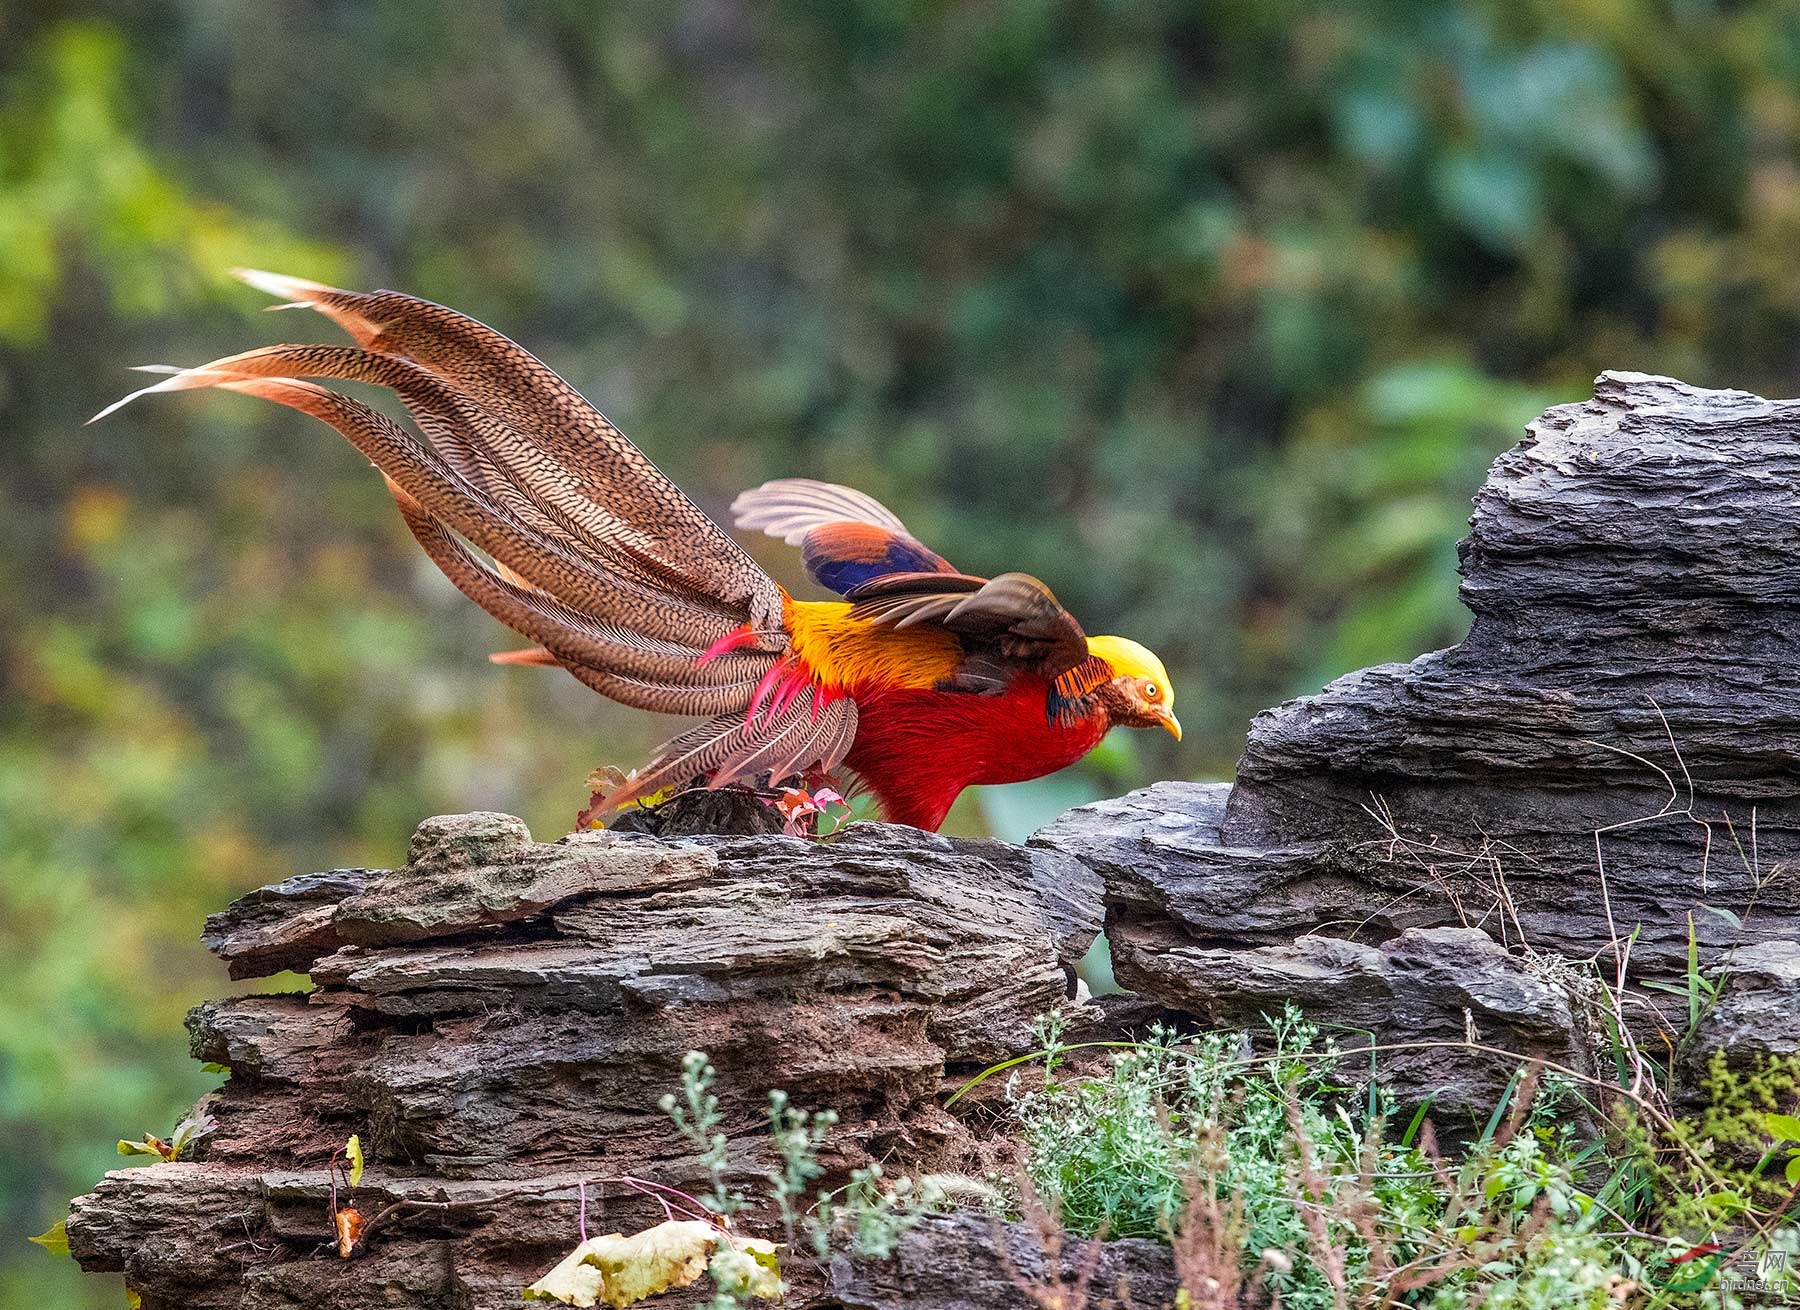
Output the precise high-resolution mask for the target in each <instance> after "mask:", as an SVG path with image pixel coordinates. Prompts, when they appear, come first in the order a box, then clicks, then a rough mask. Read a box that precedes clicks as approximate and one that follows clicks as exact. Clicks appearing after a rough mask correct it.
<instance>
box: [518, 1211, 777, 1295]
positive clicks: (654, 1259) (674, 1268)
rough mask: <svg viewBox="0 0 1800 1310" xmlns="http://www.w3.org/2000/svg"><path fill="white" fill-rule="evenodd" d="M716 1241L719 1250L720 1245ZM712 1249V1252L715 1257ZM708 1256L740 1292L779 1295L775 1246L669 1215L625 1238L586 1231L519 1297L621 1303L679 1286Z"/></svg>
mask: <svg viewBox="0 0 1800 1310" xmlns="http://www.w3.org/2000/svg"><path fill="white" fill-rule="evenodd" d="M721 1248H722V1249H721ZM715 1252H717V1253H718V1255H717V1256H716V1257H715ZM709 1263H712V1264H714V1265H715V1273H716V1274H717V1275H718V1276H720V1279H721V1282H722V1283H730V1284H732V1286H731V1288H730V1289H729V1290H732V1291H736V1292H737V1293H738V1294H739V1295H749V1296H765V1297H772V1296H776V1295H779V1293H780V1290H781V1277H780V1273H779V1272H778V1270H777V1268H776V1259H775V1247H774V1245H773V1244H772V1243H769V1242H764V1241H760V1240H758V1239H755V1238H734V1237H732V1236H730V1235H729V1234H727V1233H726V1232H724V1231H723V1230H722V1229H720V1228H719V1227H718V1226H716V1225H714V1224H708V1223H701V1222H699V1221H697V1220H686V1219H671V1220H669V1221H667V1222H666V1223H660V1224H657V1225H656V1226H655V1227H654V1228H646V1229H645V1230H644V1231H643V1232H641V1233H633V1234H632V1235H631V1236H630V1237H626V1236H624V1235H622V1234H620V1233H608V1234H607V1235H605V1236H604V1237H590V1238H588V1240H587V1241H585V1242H583V1243H582V1244H581V1245H580V1246H578V1247H576V1248H575V1249H574V1250H573V1251H571V1252H569V1254H568V1255H567V1256H566V1257H564V1258H563V1260H562V1261H561V1262H560V1263H559V1264H558V1265H557V1266H556V1267H555V1268H554V1269H552V1270H551V1271H550V1272H549V1273H547V1274H545V1275H544V1276H543V1277H542V1278H540V1279H538V1281H537V1282H535V1283H533V1284H532V1285H531V1286H530V1287H528V1288H526V1289H525V1299H526V1300H528V1301H529V1300H538V1301H561V1302H562V1303H563V1304H565V1305H575V1306H595V1305H607V1306H614V1307H620V1306H628V1305H635V1304H636V1303H637V1302H639V1301H642V1300H643V1299H644V1298H645V1297H649V1296H655V1295H656V1294H657V1293H658V1292H666V1291H668V1290H669V1289H670V1288H674V1287H686V1286H688V1285H689V1284H690V1283H693V1282H694V1281H695V1280H696V1279H698V1278H699V1277H700V1275H701V1274H703V1273H705V1272H706V1271H707V1266H708V1264H709Z"/></svg>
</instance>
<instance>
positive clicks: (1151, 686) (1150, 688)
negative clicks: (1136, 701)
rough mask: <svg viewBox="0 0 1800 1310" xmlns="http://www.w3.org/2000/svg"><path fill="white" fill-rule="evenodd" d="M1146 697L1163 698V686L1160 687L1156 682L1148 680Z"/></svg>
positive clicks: (1145, 689)
mask: <svg viewBox="0 0 1800 1310" xmlns="http://www.w3.org/2000/svg"><path fill="white" fill-rule="evenodd" d="M1144 699H1145V700H1161V699H1162V688H1161V687H1158V686H1157V685H1156V684H1155V683H1154V682H1146V683H1145V684H1144Z"/></svg>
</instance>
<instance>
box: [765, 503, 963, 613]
mask: <svg viewBox="0 0 1800 1310" xmlns="http://www.w3.org/2000/svg"><path fill="white" fill-rule="evenodd" d="M731 512H732V515H733V518H734V521H735V522H736V524H737V526H738V527H739V528H741V529H743V530H744V531H747V532H766V533H768V535H769V536H771V537H779V538H781V540H783V541H785V542H787V543H788V544H789V545H790V546H798V547H800V557H801V560H802V562H803V563H804V564H805V566H806V574H807V576H808V577H810V578H811V579H812V580H813V581H814V582H816V583H818V584H819V585H820V586H821V587H827V588H829V589H830V590H832V591H835V592H837V593H838V594H839V595H840V596H847V595H849V594H850V593H851V592H852V591H854V590H856V589H857V588H858V587H860V586H862V585H864V584H865V583H868V582H871V581H873V580H874V579H876V578H881V577H886V576H888V575H890V574H895V573H936V574H942V573H955V572H956V570H955V569H953V568H952V567H951V566H950V563H949V561H948V560H946V559H944V558H943V557H942V556H941V555H939V554H937V553H936V552H935V551H933V550H931V549H929V548H928V547H926V546H925V545H924V544H923V543H922V542H920V541H919V539H918V538H917V537H915V536H913V535H912V534H911V533H910V532H908V531H907V530H906V525H905V524H904V523H902V522H901V521H900V519H899V517H898V516H897V515H895V513H894V512H893V511H892V510H890V509H889V508H888V507H887V506H885V505H883V504H882V503H881V502H880V501H878V500H876V499H875V498H874V497H873V496H869V495H865V494H864V493H862V492H860V491H857V490H856V489H855V488H853V487H843V486H839V485H838V484H837V483H835V482H815V481H814V480H813V479H811V478H779V479H777V480H776V481H774V482H765V483H763V484H762V486H760V487H755V488H753V489H752V490H750V491H746V492H744V493H743V494H742V495H740V496H739V497H738V498H737V499H736V500H734V501H733V502H732V503H731Z"/></svg>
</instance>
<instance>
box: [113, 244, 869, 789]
mask: <svg viewBox="0 0 1800 1310" xmlns="http://www.w3.org/2000/svg"><path fill="white" fill-rule="evenodd" d="M242 276H243V277H244V279H245V280H246V281H248V282H250V283H251V284H252V285H254V286H257V287H259V288H261V289H263V290H265V291H270V292H273V293H274V294H276V295H279V296H281V297H282V298H283V299H284V300H286V301H288V302H289V303H290V304H292V305H296V306H305V307H310V308H313V309H317V310H319V311H320V312H321V313H324V314H325V315H326V316H327V317H329V318H331V319H332V320H333V321H334V322H336V323H337V324H338V325H339V326H341V327H343V328H344V329H345V330H346V331H347V332H348V333H349V334H350V335H351V337H353V338H354V339H355V342H356V344H355V345H353V346H271V347H267V348H265V349H262V350H253V351H248V352H246V353H244V354H241V355H234V356H231V357H229V358H226V359H222V360H217V361H215V362H214V363H211V364H207V365H203V366H201V367H200V368H196V369H158V370H152V371H162V372H169V373H171V374H172V375H173V376H171V377H168V378H166V379H164V380H163V381H162V382H159V383H157V384H156V385H154V386H151V387H147V388H145V389H144V390H145V391H180V390H187V389H192V388H203V387H219V388H223V389H225V390H230V391H241V392H245V393H248V394H250V395H255V396H260V397H263V398H264V399H267V400H271V401H274V402H276V403H278V404H282V405H287V406H289V407H291V408H293V409H297V410H300V411H302V412H304V413H307V414H311V415H313V416H314V417H316V418H319V419H322V420H323V421H324V422H326V423H329V424H330V425H331V426H332V427H334V428H336V429H337V430H338V431H339V432H340V433H341V434H343V436H344V437H345V438H346V439H348V440H349V441H350V443H351V444H352V445H354V446H355V447H356V448H357V449H358V450H359V451H361V452H362V453H363V454H364V455H365V456H367V457H368V459H369V460H370V462H371V463H373V464H374V465H375V466H376V467H377V468H378V469H380V470H381V472H382V474H383V475H384V476H385V477H386V479H387V483H388V488H389V490H390V492H391V493H392V494H393V497H394V500H395V502H396V503H397V504H398V506H399V508H400V512H401V515H402V516H403V517H404V519H405V520H406V523H407V526H408V527H409V528H410V529H411V530H412V533H413V535H414V536H415V537H416V538H417V539H418V541H419V543H420V545H422V546H423V547H424V548H425V551H426V553H427V554H429V555H430V556H431V558H432V560H433V561H434V562H435V563H436V564H437V565H438V567H439V568H440V569H442V570H443V572H444V573H445V574H446V576H448V577H449V578H450V580H451V581H452V582H454V583H455V584H456V585H457V587H458V588H460V589H461V590H462V591H463V592H464V594H466V595H467V596H469V598H470V599H472V600H474V601H475V602H476V603H477V604H479V605H480V606H481V607H482V608H483V609H485V610H487V611H488V613H490V614H492V615H493V616H494V617H495V618H497V619H499V620H500V621H501V622H502V623H505V624H507V625H508V626H510V627H512V628H514V629H515V630H516V631H518V632H521V633H523V634H524V635H525V636H527V637H530V638H531V639H532V640H534V641H536V642H538V643H539V645H540V646H541V647H542V648H543V651H544V652H545V653H544V654H543V655H542V656H538V655H535V654H530V653H528V654H526V656H525V658H527V659H530V660H534V661H535V660H539V659H541V660H543V661H545V662H553V663H556V664H560V665H562V666H563V667H564V668H566V669H568V670H569V672H570V673H572V674H574V675H575V676H576V677H577V678H579V679H580V680H581V681H583V682H585V683H586V684H587V685H588V686H590V687H592V688H594V689H595V690H596V691H599V692H601V693H602V694H604V695H606V696H609V697H611V698H613V699H615V700H618V701H622V702H624V703H625V704H628V705H633V706H636V707H638V708H642V709H648V710H656V711H661V712H665V713H672V714H695V715H712V716H717V717H715V719H714V723H713V724H712V725H707V726H709V727H713V728H715V732H714V736H713V738H712V739H710V740H713V741H714V745H713V746H712V747H709V748H697V747H696V746H695V745H694V744H693V743H690V742H688V741H687V739H686V738H678V739H676V741H674V742H671V743H669V745H668V746H667V747H665V749H664V752H663V754H661V755H659V756H658V758H657V759H656V760H653V761H652V762H651V764H650V765H649V766H647V768H646V769H645V770H644V771H642V773H640V775H639V776H640V778H643V777H648V776H651V775H655V776H657V777H660V778H662V779H663V782H662V783H659V784H658V786H661V785H666V784H667V783H669V782H685V781H687V780H689V779H690V778H693V777H696V776H702V775H704V776H706V777H707V778H708V780H709V781H710V782H713V783H714V784H722V783H725V782H730V781H735V780H738V779H742V778H748V777H753V776H754V775H755V772H756V771H757V770H760V769H763V768H767V767H771V766H781V767H784V768H787V766H789V765H793V766H794V767H792V768H787V771H788V772H790V773H791V772H793V771H794V768H799V767H805V766H808V765H813V764H817V765H818V766H819V767H822V768H827V769H829V768H831V767H833V766H834V765H835V764H836V763H837V762H838V761H839V760H841V758H842V757H843V755H844V753H845V752H847V750H848V749H849V741H850V736H853V735H854V715H855V709H854V707H853V706H849V705H848V704H847V702H834V705H840V706H842V707H841V708H833V707H832V706H826V705H823V704H820V703H818V702H816V701H815V700H813V699H812V697H813V695H814V694H815V690H816V689H814V688H811V687H796V688H794V689H793V690H792V691H791V692H789V693H788V694H787V695H786V697H785V699H784V700H783V701H782V703H781V712H780V713H773V712H771V713H766V714H759V713H758V712H757V709H756V706H757V701H758V697H759V696H761V695H763V694H764V692H765V689H766V688H767V687H768V686H769V685H770V681H771V679H772V678H773V677H774V676H776V675H777V674H778V673H780V674H783V675H786V674H788V673H790V672H791V670H792V667H793V662H792V659H791V657H790V656H787V655H786V651H787V647H788V644H789V638H788V634H787V631H786V628H785V623H784V610H785V604H786V597H785V595H784V594H783V592H782V590H781V588H780V587H779V586H777V585H776V583H775V581H774V580H773V579H772V578H770V577H769V576H768V575H767V574H766V573H764V572H763V570H762V569H761V568H760V567H758V566H757V564H756V563H755V561H753V560H752V559H751V558H750V557H749V555H747V554H746V553H745V552H744V550H743V549H742V547H740V546H739V545H738V544H737V543H736V542H735V541H733V540H732V539H731V538H730V537H729V536H728V535H727V534H726V533H725V532H724V531H722V530H721V529H720V528H719V527H718V526H717V525H715V524H714V523H713V522H712V521H711V520H710V519H708V518H707V517H706V515H705V514H703V513H701V511H700V510H699V509H698V508H697V507H696V506H695V505H694V504H693V502H692V501H690V500H689V499H688V498H687V497H686V496H685V495H683V494H682V492H681V490H680V489H679V488H677V487H676V486H675V484H674V483H672V482H670V481H669V480H668V478H666V477H664V476H663V474H662V473H661V472H660V471H659V470H658V469H657V468H656V466H655V465H654V464H653V463H651V462H650V460H649V458H648V457H646V456H645V455H644V454H643V452H641V451H640V450H638V449H637V447H636V446H634V445H632V443H631V442H630V441H629V440H627V439H626V437H625V435H624V434H623V433H621V432H620V431H619V430H618V429H617V428H616V427H614V426H613V425H612V424H611V423H610V422H609V421H608V420H607V419H606V418H605V417H604V416H603V415H602V414H601V413H600V412H599V410H597V409H595V408H594V407H593V406H592V405H590V404H588V402H587V401H586V400H584V399H583V398H582V396H581V395H580V393H578V392H577V391H576V390H575V389H574V388H573V387H571V386H570V385H569V384H568V383H567V382H565V381H563V380H562V379H561V378H560V377H558V376H557V375H556V374H555V373H554V372H552V371H551V370H550V369H549V368H548V367H546V366H545V365H544V364H542V363H540V362H539V361H538V360H537V359H536V358H535V357H533V356H532V355H531V354H529V353H528V352H526V351H525V350H523V349H522V348H520V347H519V346H517V345H515V344H514V343H513V342H511V341H509V340H507V338H505V337H504V336H502V335H501V334H500V333H498V332H495V331H494V330H493V329H492V328H489V327H486V326H485V325H483V324H481V323H478V322H476V321H475V320H474V319H471V318H468V317H467V316H465V315H462V314H459V313H457V312H456V311H454V310H450V309H446V308H444V307H442V306H440V305H434V304H432V303H430V302H429V301H424V300H419V299H416V298H415V297H412V296H406V295H401V294H399V293H397V292H392V291H378V292H374V293H372V294H367V295H365V294H361V293H357V292H351V291H340V290H338V289H336V288H333V287H326V286H322V285H320V284H318V283H315V282H306V281H302V280H300V279H297V278H287V277H280V276H277V275H274V274H267V273H245V274H242ZM303 378H328V379H340V380H345V381H355V382H367V383H373V384H376V385H378V386H385V387H389V388H391V389H393V390H394V391H395V392H396V393H397V394H398V395H399V396H400V398H401V399H402V400H403V401H404V402H405V404H406V407H407V409H408V411H409V412H410V413H411V415H412V418H413V420H414V421H415V423H416V424H417V425H418V427H419V430H420V431H421V432H422V433H423V434H424V436H423V438H421V437H420V436H418V435H416V434H414V433H413V432H410V431H408V430H407V429H405V428H403V427H401V426H400V425H399V424H397V423H395V422H394V421H393V420H391V419H389V418H387V417H385V416H383V415H381V414H379V413H377V412H376V411H374V410H372V409H370V408H369V407H368V406H367V405H364V404H362V403H361V402H360V401H357V400H353V399H351V398H349V397H347V396H343V395H340V394H338V393H337V392H335V391H331V390H329V389H327V388H325V387H322V386H318V385H316V384H315V383H312V382H307V381H302V380H301V379H303ZM142 394H144V392H137V393H134V396H135V395H142ZM133 398H134V397H133V396H128V397H126V398H125V399H126V401H128V400H131V399H133ZM124 403H125V401H121V402H119V404H124ZM116 408H118V406H117V405H114V406H111V407H109V409H107V410H103V411H102V412H101V413H102V415H104V414H106V413H109V412H111V409H116ZM96 417H100V416H99V415H97V416H96ZM471 547H474V548H476V549H471ZM796 705H798V706H800V707H801V709H802V712H804V713H808V714H809V715H810V714H811V712H812V711H815V710H816V711H817V716H816V720H815V719H813V718H811V717H809V718H808V721H807V723H806V725H805V726H800V725H799V724H798V722H797V721H796V720H795V719H794V717H793V712H794V707H795V706H796ZM827 711H829V712H827ZM846 722H848V723H849V724H850V725H851V728H850V736H846V735H845V731H844V728H845V724H846ZM720 724H729V725H731V726H730V728H729V730H726V729H725V728H720V727H718V725H720ZM815 729H816V730H815ZM696 731H700V730H698V729H697V730H696ZM690 735H691V734H690ZM690 765H691V766H693V768H692V771H691V772H689V773H686V774H680V773H679V771H680V770H681V769H683V768H687V767H689V766H690ZM721 770H722V771H723V772H721ZM777 776H781V775H777ZM651 790H654V788H652V789H651Z"/></svg>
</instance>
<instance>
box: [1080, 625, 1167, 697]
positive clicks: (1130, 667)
mask: <svg viewBox="0 0 1800 1310" xmlns="http://www.w3.org/2000/svg"><path fill="white" fill-rule="evenodd" d="M1087 647H1088V654H1090V655H1096V656H1098V657H1099V658H1101V659H1103V660H1105V661H1106V662H1107V663H1108V664H1109V665H1111V666H1112V671H1113V676H1114V677H1122V678H1144V679H1146V680H1147V681H1149V682H1152V683H1155V684H1156V687H1157V690H1158V691H1160V692H1161V693H1162V703H1163V704H1164V705H1165V706H1167V707H1169V708H1170V709H1173V708H1174V707H1175V688H1174V687H1172V686H1170V685H1169V671H1168V670H1167V669H1165V668H1164V667H1163V662H1162V661H1161V660H1159V659H1157V658H1156V654H1155V652H1153V651H1151V650H1149V649H1148V648H1146V647H1144V646H1140V645H1138V643H1137V642H1135V641H1133V640H1132V639H1131V638H1130V637H1089V638H1088V639H1087Z"/></svg>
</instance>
